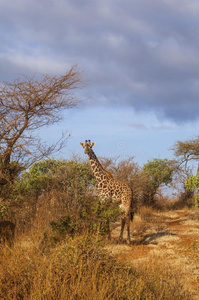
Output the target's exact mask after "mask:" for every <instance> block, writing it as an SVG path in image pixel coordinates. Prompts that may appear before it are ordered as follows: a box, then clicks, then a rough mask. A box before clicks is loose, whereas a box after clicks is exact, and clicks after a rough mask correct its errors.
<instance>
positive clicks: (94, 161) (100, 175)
mask: <svg viewBox="0 0 199 300" xmlns="http://www.w3.org/2000/svg"><path fill="white" fill-rule="evenodd" d="M88 159H89V162H90V165H91V168H92V171H93V174H94V176H95V178H96V180H97V182H98V183H99V182H100V181H101V180H102V179H106V180H110V178H113V176H112V174H111V173H109V172H108V171H106V170H105V169H104V168H103V167H102V165H101V164H100V162H99V160H98V158H97V156H96V155H95V153H94V152H93V150H92V149H90V151H89V153H88Z"/></svg>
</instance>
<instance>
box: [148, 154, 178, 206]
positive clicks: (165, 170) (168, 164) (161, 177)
mask: <svg viewBox="0 0 199 300" xmlns="http://www.w3.org/2000/svg"><path fill="white" fill-rule="evenodd" d="M175 169H176V164H175V161H173V160H168V159H154V160H153V161H149V162H148V163H147V164H145V165H144V167H143V170H144V172H145V173H146V174H147V175H148V183H147V184H146V186H145V193H144V194H145V195H144V203H145V204H148V205H153V204H154V196H155V195H156V193H157V191H158V189H159V187H160V186H161V185H162V184H165V185H168V184H169V183H171V182H172V177H173V173H174V171H175Z"/></svg>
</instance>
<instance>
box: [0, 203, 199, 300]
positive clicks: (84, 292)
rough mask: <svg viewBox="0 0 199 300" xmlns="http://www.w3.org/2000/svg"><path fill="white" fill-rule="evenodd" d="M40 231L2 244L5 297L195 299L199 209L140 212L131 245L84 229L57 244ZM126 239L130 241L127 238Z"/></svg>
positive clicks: (1, 291) (0, 281) (0, 283)
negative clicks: (12, 243) (10, 243)
mask: <svg viewBox="0 0 199 300" xmlns="http://www.w3.org/2000/svg"><path fill="white" fill-rule="evenodd" d="M41 227H42V220H40V225H39V226H34V227H33V228H32V229H31V230H28V231H27V232H25V233H23V234H21V233H18V234H17V235H16V240H15V244H14V246H13V247H12V248H10V247H9V246H8V245H0V254H1V260H0V299H2V300H3V299H42V300H43V299H53V300H54V299H96V300H97V299H154V300H155V299H198V298H199V243H198V235H199V211H198V210H197V209H178V210H163V211H160V210H154V209H152V208H150V207H142V208H140V210H139V212H138V213H137V214H136V215H135V218H134V221H133V223H131V240H132V241H131V244H130V245H127V244H126V243H125V239H124V241H122V242H120V243H119V242H118V235H119V230H120V223H119V222H116V223H113V224H112V239H111V241H108V239H106V238H104V237H102V238H101V237H100V236H99V235H98V234H92V233H90V232H86V230H84V232H82V233H81V234H80V235H75V236H71V235H70V236H65V237H64V239H61V240H59V239H58V242H57V241H56V239H57V237H56V235H52V234H51V235H50V238H48V235H44V238H43V231H42V230H41ZM124 237H125V236H124Z"/></svg>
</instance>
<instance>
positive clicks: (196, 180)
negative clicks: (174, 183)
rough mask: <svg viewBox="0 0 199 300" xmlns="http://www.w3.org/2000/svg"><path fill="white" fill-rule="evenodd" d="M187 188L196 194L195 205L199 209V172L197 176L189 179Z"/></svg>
mask: <svg viewBox="0 0 199 300" xmlns="http://www.w3.org/2000/svg"><path fill="white" fill-rule="evenodd" d="M186 187H187V189H188V190H191V191H192V192H195V205H196V207H197V208H199V170H198V171H197V174H196V176H194V175H192V176H191V177H190V178H189V179H187V181H186Z"/></svg>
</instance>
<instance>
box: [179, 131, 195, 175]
mask: <svg viewBox="0 0 199 300" xmlns="http://www.w3.org/2000/svg"><path fill="white" fill-rule="evenodd" d="M173 150H174V154H175V156H176V157H178V158H179V160H180V164H183V163H184V164H185V170H186V169H187V164H188V162H189V161H190V160H199V136H198V137H196V138H195V139H192V140H188V141H184V142H182V141H178V142H177V143H176V144H175V145H174V147H173Z"/></svg>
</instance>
